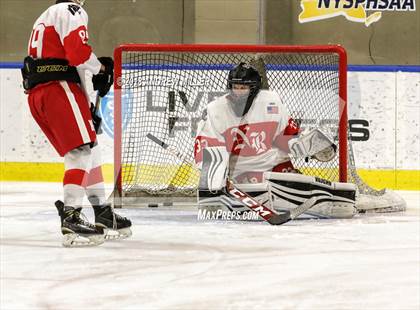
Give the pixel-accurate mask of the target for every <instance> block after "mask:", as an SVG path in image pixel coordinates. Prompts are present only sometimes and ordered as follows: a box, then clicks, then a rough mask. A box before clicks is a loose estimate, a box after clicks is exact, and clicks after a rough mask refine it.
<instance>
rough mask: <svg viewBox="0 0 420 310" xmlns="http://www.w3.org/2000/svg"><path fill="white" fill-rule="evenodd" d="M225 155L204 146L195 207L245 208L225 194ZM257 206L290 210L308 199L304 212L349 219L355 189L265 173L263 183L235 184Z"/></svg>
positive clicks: (286, 175) (353, 205)
mask: <svg viewBox="0 0 420 310" xmlns="http://www.w3.org/2000/svg"><path fill="white" fill-rule="evenodd" d="M228 162H229V155H228V153H227V152H226V150H225V149H224V147H208V148H206V149H205V153H203V165H202V170H201V175H200V184H199V193H198V200H199V208H202V209H203V208H204V209H209V208H211V209H212V210H214V209H215V208H224V209H227V210H230V211H236V212H245V211H248V210H249V209H248V208H247V207H245V206H244V205H242V204H241V203H239V202H238V201H237V200H235V199H232V198H231V197H229V196H228V195H226V194H225V191H224V187H225V184H226V177H227V171H228ZM235 186H237V188H239V189H240V190H242V191H244V192H246V193H247V194H248V195H249V196H251V197H253V198H254V199H255V200H257V201H258V202H259V203H260V204H262V205H264V206H266V207H269V208H271V209H273V210H276V211H286V210H294V209H296V208H298V207H299V206H300V205H302V204H303V203H304V202H305V201H307V200H308V199H311V198H314V199H315V200H316V203H315V205H314V206H312V207H311V208H310V209H308V210H307V211H306V212H305V213H306V214H309V215H312V216H315V217H319V218H351V217H353V215H354V214H356V207H355V195H356V187H355V185H354V184H351V183H339V182H329V181H327V180H323V179H319V178H316V177H311V176H306V175H301V174H293V173H277V172H268V173H265V174H264V182H263V183H257V184H235Z"/></svg>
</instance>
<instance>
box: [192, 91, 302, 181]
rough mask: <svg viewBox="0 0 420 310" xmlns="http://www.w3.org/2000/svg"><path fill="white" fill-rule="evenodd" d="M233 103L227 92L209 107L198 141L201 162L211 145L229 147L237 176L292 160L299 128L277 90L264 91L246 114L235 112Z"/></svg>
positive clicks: (197, 152)
mask: <svg viewBox="0 0 420 310" xmlns="http://www.w3.org/2000/svg"><path fill="white" fill-rule="evenodd" d="M232 104H233V103H232V102H231V101H230V100H229V99H228V94H226V95H224V96H222V97H219V98H217V99H216V100H214V101H213V102H211V103H210V104H209V105H208V106H207V113H206V115H205V116H204V117H203V120H202V121H200V123H199V125H198V132H197V136H196V141H195V147H194V155H195V160H196V162H197V163H200V162H201V161H202V149H203V148H205V147H207V146H225V147H226V150H227V151H228V152H229V153H230V154H231V161H232V160H234V161H236V165H235V167H234V171H232V173H233V175H232V176H233V177H234V178H235V177H236V176H238V175H241V174H243V173H247V172H250V171H255V172H265V171H271V170H272V169H273V168H274V167H276V166H277V165H279V164H281V163H284V162H287V161H289V160H290V158H289V155H288V151H289V149H288V146H287V142H288V140H289V139H290V138H291V137H293V135H296V134H297V133H298V132H299V128H298V126H297V125H296V123H295V122H294V121H293V119H292V118H290V116H289V112H288V111H287V109H286V107H285V106H284V105H283V103H282V101H281V99H280V96H279V95H278V94H277V93H276V92H274V91H269V90H261V91H260V92H259V93H258V95H257V96H256V97H255V99H254V102H253V104H252V106H251V108H250V109H249V111H248V113H247V114H246V115H245V116H244V117H238V116H236V115H235V113H234V112H233V110H232V108H231V105H232Z"/></svg>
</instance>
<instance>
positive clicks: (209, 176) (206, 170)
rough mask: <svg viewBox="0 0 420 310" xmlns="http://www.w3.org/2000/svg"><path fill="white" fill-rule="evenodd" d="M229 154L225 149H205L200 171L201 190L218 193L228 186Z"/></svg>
mask: <svg viewBox="0 0 420 310" xmlns="http://www.w3.org/2000/svg"><path fill="white" fill-rule="evenodd" d="M228 167H229V154H228V152H227V151H226V148H225V147H220V146H218V147H207V148H205V149H203V163H202V166H201V171H200V182H199V185H198V188H199V189H200V190H208V191H218V190H221V189H222V188H224V187H225V186H226V178H227V173H228Z"/></svg>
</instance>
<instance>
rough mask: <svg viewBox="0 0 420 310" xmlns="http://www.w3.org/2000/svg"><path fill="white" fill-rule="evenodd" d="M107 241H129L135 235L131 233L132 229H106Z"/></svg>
mask: <svg viewBox="0 0 420 310" xmlns="http://www.w3.org/2000/svg"><path fill="white" fill-rule="evenodd" d="M104 233H105V239H106V240H121V239H127V238H129V237H131V235H132V234H133V233H132V232H131V229H130V228H129V227H127V228H121V229H117V230H114V229H105V231H104Z"/></svg>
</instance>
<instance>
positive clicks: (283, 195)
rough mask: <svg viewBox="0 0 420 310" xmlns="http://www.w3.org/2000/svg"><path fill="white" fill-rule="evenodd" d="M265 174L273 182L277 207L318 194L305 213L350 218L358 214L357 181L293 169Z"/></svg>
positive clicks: (296, 202) (282, 208)
mask: <svg viewBox="0 0 420 310" xmlns="http://www.w3.org/2000/svg"><path fill="white" fill-rule="evenodd" d="M264 177H265V179H266V180H267V182H269V184H270V186H269V189H270V194H271V195H272V199H273V207H274V209H277V210H284V209H293V208H295V207H297V206H299V205H301V204H302V203H303V202H304V201H306V200H307V199H309V198H311V197H315V198H316V199H317V202H316V204H315V205H314V206H313V207H312V208H311V209H309V210H308V211H307V212H306V213H305V214H308V215H312V216H316V217H319V218H351V217H353V216H354V214H356V208H355V194H356V188H355V185H354V184H351V183H339V182H329V181H327V180H323V179H320V178H316V177H311V176H306V175H301V174H294V173H275V172H268V173H265V174H264Z"/></svg>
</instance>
